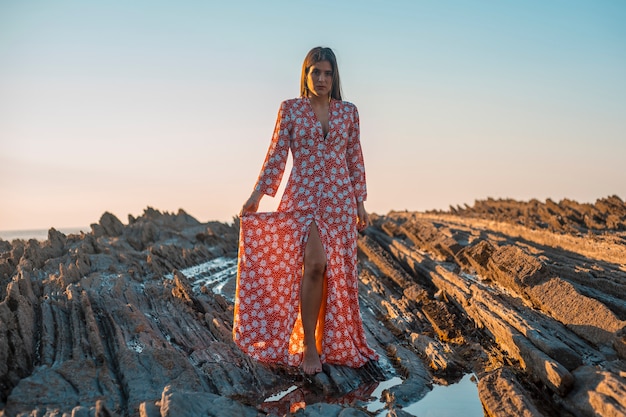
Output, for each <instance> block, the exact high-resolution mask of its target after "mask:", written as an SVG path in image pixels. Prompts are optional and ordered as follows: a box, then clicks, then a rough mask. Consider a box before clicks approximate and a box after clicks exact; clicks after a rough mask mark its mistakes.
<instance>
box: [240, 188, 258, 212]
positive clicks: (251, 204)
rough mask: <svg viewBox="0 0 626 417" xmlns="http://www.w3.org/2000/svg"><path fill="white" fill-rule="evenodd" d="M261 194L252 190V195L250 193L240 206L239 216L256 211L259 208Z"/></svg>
mask: <svg viewBox="0 0 626 417" xmlns="http://www.w3.org/2000/svg"><path fill="white" fill-rule="evenodd" d="M262 196H263V194H261V193H260V192H258V191H256V190H255V191H253V192H252V195H250V198H248V201H246V202H245V203H244V205H243V207H242V208H241V211H240V212H239V217H241V216H243V215H244V214H246V213H256V211H257V210H258V209H259V203H260V202H261V197H262Z"/></svg>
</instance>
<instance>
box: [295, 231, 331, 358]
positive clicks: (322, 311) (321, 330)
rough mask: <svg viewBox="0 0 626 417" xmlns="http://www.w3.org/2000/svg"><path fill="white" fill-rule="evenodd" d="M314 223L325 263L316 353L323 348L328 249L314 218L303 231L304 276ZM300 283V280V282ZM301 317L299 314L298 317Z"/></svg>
mask: <svg viewBox="0 0 626 417" xmlns="http://www.w3.org/2000/svg"><path fill="white" fill-rule="evenodd" d="M313 224H315V227H316V228H317V236H318V237H319V239H320V243H321V244H322V249H323V251H324V259H325V261H326V265H325V266H324V277H323V278H322V302H321V304H320V310H319V313H318V315H317V322H316V325H315V347H316V348H317V353H318V354H320V355H321V354H322V349H323V343H322V342H323V340H324V321H325V317H326V304H327V297H328V275H327V272H328V250H327V249H326V245H325V244H324V239H323V238H322V232H321V231H320V227H319V226H318V225H317V222H316V221H315V219H313V220H312V221H311V222H310V223H309V224H308V226H307V228H306V229H305V230H306V233H304V236H305V239H304V245H303V247H302V255H303V256H302V275H303V276H304V254H305V253H306V246H307V245H308V244H309V238H310V237H311V225H313ZM300 285H302V282H300ZM298 304H299V305H300V306H302V291H300V297H299V302H298ZM301 318H302V317H301V316H300V319H301Z"/></svg>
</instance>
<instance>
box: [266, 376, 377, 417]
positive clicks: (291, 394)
mask: <svg viewBox="0 0 626 417" xmlns="http://www.w3.org/2000/svg"><path fill="white" fill-rule="evenodd" d="M377 386H378V383H377V382H369V383H366V384H363V385H361V386H360V387H359V388H357V389H355V390H353V391H350V392H349V393H348V394H346V395H342V396H340V397H329V396H327V395H324V394H322V393H319V392H314V391H313V390H312V389H309V388H307V387H306V386H300V387H298V386H292V387H290V388H288V389H287V390H285V391H282V392H280V393H278V394H275V395H272V396H271V397H269V398H267V399H266V400H265V401H264V402H263V403H261V404H259V405H258V406H257V408H258V409H259V410H262V411H264V412H266V413H268V414H275V415H279V416H284V415H287V414H289V413H295V412H296V411H298V410H299V409H302V408H305V407H306V406H307V404H308V405H311V404H315V403H320V402H325V403H328V404H343V405H355V404H356V403H364V402H369V401H371V399H372V393H373V392H374V390H375V389H376V387H377Z"/></svg>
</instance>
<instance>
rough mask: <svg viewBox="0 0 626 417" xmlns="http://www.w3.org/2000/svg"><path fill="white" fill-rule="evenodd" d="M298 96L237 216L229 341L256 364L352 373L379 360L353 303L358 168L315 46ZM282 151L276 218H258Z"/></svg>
mask: <svg viewBox="0 0 626 417" xmlns="http://www.w3.org/2000/svg"><path fill="white" fill-rule="evenodd" d="M300 94H301V96H300V97H299V98H296V99H291V100H286V101H284V102H282V103H281V106H280V110H279V112H278V119H277V122H276V127H275V129H274V135H273V136H272V141H271V144H270V147H269V150H268V152H267V156H266V158H265V162H264V164H263V168H262V170H261V173H260V175H259V178H258V180H257V183H256V186H255V188H254V191H253V192H252V194H251V196H250V198H249V199H248V201H246V203H245V204H244V205H243V208H242V210H241V234H240V247H239V268H238V277H237V298H236V301H235V317H234V326H233V337H234V340H235V342H236V343H237V344H238V345H239V346H240V347H241V349H242V350H243V351H244V352H246V353H248V354H249V355H250V356H252V357H254V358H256V359H257V360H260V361H263V362H271V363H281V364H288V365H292V366H298V365H300V366H301V368H302V370H303V371H304V372H305V373H307V374H315V373H318V372H321V371H322V362H325V363H333V364H339V365H347V366H352V367H359V366H362V365H363V364H364V363H366V362H367V361H368V360H371V359H377V358H378V355H377V354H376V353H375V352H374V351H373V350H372V349H371V348H370V347H369V346H368V345H367V342H366V340H365V333H364V330H363V324H362V321H361V316H360V312H359V304H358V273H357V244H356V242H357V229H358V230H361V229H363V228H365V227H367V226H368V217H367V213H366V211H365V207H364V201H365V199H366V197H367V192H366V186H365V168H364V165H363V155H362V152H361V145H360V139H359V115H358V112H357V109H356V107H355V106H354V105H353V104H351V103H348V102H345V101H342V100H341V87H340V82H339V71H338V68H337V60H336V58H335V55H334V53H333V51H332V50H331V49H330V48H322V47H317V48H313V49H312V50H311V51H310V52H309V53H308V54H307V56H306V58H305V59H304V63H303V64H302V77H301V80H300ZM289 150H291V152H292V156H293V168H292V170H291V174H290V176H289V180H288V182H287V186H286V188H285V191H284V194H283V196H282V199H281V202H280V205H279V207H278V210H277V212H275V213H256V211H257V209H258V207H259V202H260V200H261V198H262V196H263V195H265V194H267V195H270V196H274V195H275V194H276V191H277V189H278V186H279V185H280V181H281V179H282V176H283V173H284V170H285V164H286V161H287V155H288V152H289Z"/></svg>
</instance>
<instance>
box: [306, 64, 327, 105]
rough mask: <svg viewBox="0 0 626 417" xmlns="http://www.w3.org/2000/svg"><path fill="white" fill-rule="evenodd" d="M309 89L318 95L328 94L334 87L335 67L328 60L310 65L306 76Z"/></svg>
mask: <svg viewBox="0 0 626 417" xmlns="http://www.w3.org/2000/svg"><path fill="white" fill-rule="evenodd" d="M306 86H307V88H308V89H309V91H310V92H311V93H312V94H314V95H316V96H318V97H324V96H328V95H329V94H330V92H331V90H332V88H333V67H332V65H330V62H328V61H320V62H317V63H315V64H313V65H311V66H310V67H309V73H308V75H307V76H306Z"/></svg>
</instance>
